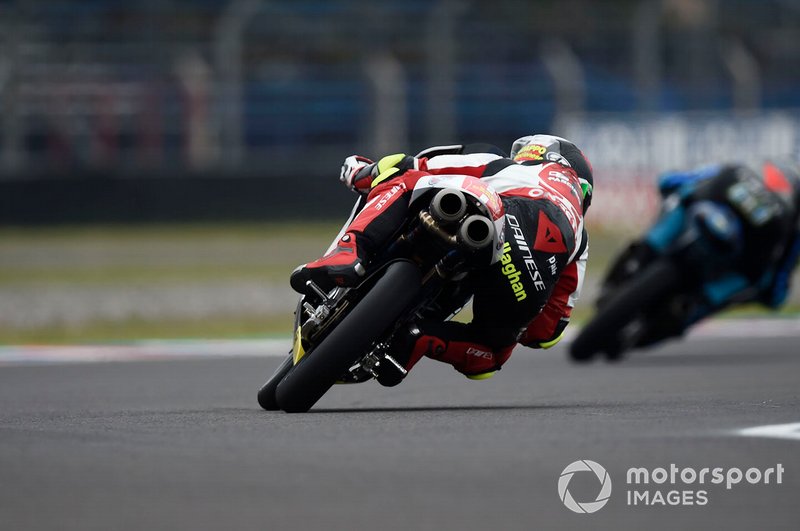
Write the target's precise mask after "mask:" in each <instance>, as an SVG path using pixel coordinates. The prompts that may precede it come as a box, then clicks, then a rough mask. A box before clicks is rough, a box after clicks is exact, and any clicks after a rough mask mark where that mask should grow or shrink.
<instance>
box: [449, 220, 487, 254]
mask: <svg viewBox="0 0 800 531" xmlns="http://www.w3.org/2000/svg"><path fill="white" fill-rule="evenodd" d="M457 238H458V242H459V243H460V244H461V245H463V246H464V247H466V248H467V249H472V250H474V251H477V250H479V249H483V248H484V247H486V246H487V245H490V244H491V243H492V240H493V239H494V225H492V222H491V221H490V220H489V218H487V217H486V216H479V215H477V214H473V215H472V216H470V217H468V218H467V219H465V220H464V223H462V224H461V227H459V229H458V236H457Z"/></svg>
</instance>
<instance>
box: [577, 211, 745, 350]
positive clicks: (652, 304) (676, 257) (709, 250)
mask: <svg viewBox="0 0 800 531" xmlns="http://www.w3.org/2000/svg"><path fill="white" fill-rule="evenodd" d="M683 214H684V215H683V216H682V217H681V219H680V220H679V223H680V226H679V227H676V228H677V230H675V231H674V235H673V236H672V237H671V238H670V239H669V242H668V245H667V247H666V250H665V251H663V252H661V253H659V254H658V256H656V257H654V258H652V257H651V258H649V259H647V260H644V259H641V258H640V257H637V253H636V250H637V247H636V246H635V245H634V246H632V247H630V248H629V249H628V250H627V251H626V252H623V254H622V255H621V256H620V257H619V258H618V259H617V260H616V261H615V264H614V265H613V266H612V267H611V270H610V272H609V274H608V275H607V277H606V279H605V280H604V282H603V284H602V286H601V289H600V295H599V296H598V298H597V301H596V313H595V315H594V316H593V317H592V318H591V320H590V321H589V322H588V323H587V324H586V325H585V326H584V327H583V328H582V329H581V330H580V332H579V333H578V335H577V336H576V337H575V339H574V341H573V342H572V344H571V346H570V356H571V358H572V359H573V360H574V361H588V360H591V359H593V358H594V357H595V356H596V355H597V354H600V353H603V354H605V356H606V358H607V359H609V360H618V359H621V358H622V356H623V355H624V354H625V353H626V352H627V351H629V350H631V349H634V348H641V347H645V346H649V345H652V344H654V343H656V342H658V341H661V340H663V339H666V338H667V337H670V336H673V335H678V334H680V333H681V332H682V331H683V329H684V326H683V325H684V324H685V323H687V322H693V319H692V315H693V314H695V313H696V312H697V311H698V307H699V306H698V305H699V304H700V303H699V300H700V299H699V294H700V292H701V290H702V289H703V286H704V285H706V284H707V283H709V282H713V281H714V280H715V279H718V278H720V276H721V275H723V274H725V272H727V271H730V264H731V263H733V262H734V261H735V260H736V259H737V257H739V256H740V255H741V253H742V252H743V244H742V240H743V238H742V231H743V226H742V222H741V220H740V219H739V218H738V217H737V216H736V215H735V214H734V212H733V210H732V209H731V208H730V207H729V206H727V205H724V204H720V203H717V202H712V201H698V202H696V203H694V204H692V205H690V206H688V207H687V208H686V210H685V212H684V213H683ZM741 296H743V297H744V296H746V294H745V293H742V294H741ZM731 302H734V301H731Z"/></svg>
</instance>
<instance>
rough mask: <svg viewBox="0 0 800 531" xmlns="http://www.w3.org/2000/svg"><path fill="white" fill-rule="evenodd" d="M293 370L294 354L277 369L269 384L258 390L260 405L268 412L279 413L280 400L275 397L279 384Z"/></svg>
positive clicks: (290, 354)
mask: <svg viewBox="0 0 800 531" xmlns="http://www.w3.org/2000/svg"><path fill="white" fill-rule="evenodd" d="M290 370H292V353H291V352H290V353H289V356H287V357H286V358H285V359H284V360H283V362H282V363H281V364H280V365H279V366H278V368H277V369H275V372H274V373H273V374H272V376H271V377H270V379H269V380H267V383H265V384H264V385H262V386H261V389H259V390H258V405H259V406H261V407H262V408H263V409H265V410H267V411H277V410H279V409H280V406H278V400H277V398H276V397H275V391H276V390H277V389H278V384H279V383H281V380H283V378H284V377H285V376H286V375H287V374H289V371H290Z"/></svg>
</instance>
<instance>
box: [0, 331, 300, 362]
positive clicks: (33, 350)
mask: <svg viewBox="0 0 800 531" xmlns="http://www.w3.org/2000/svg"><path fill="white" fill-rule="evenodd" d="M289 348H290V340H289V339H288V338H287V339H235V340H200V339H197V340H174V341H156V340H150V341H136V342H131V343H122V344H109V345H69V346H50V345H21V346H0V366H2V365H36V364H46V363H92V362H110V361H140V360H170V359H194V358H227V357H268V356H285V355H286V354H287V353H288V352H289Z"/></svg>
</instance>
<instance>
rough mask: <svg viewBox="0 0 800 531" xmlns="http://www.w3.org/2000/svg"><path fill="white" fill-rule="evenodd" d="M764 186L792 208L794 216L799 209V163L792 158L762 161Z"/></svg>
mask: <svg viewBox="0 0 800 531" xmlns="http://www.w3.org/2000/svg"><path fill="white" fill-rule="evenodd" d="M761 174H762V179H763V181H764V186H766V187H767V189H769V190H771V191H772V192H773V193H774V194H775V195H777V196H778V197H779V198H780V199H781V201H783V202H784V203H786V205H787V206H788V207H789V208H791V209H792V212H794V214H795V216H796V215H797V214H798V211H800V165H798V163H797V162H796V161H794V160H792V159H788V158H786V159H777V160H768V161H766V162H764V165H763V166H762V168H761Z"/></svg>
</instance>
